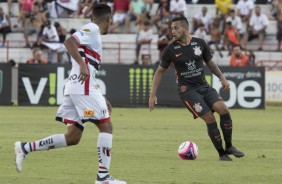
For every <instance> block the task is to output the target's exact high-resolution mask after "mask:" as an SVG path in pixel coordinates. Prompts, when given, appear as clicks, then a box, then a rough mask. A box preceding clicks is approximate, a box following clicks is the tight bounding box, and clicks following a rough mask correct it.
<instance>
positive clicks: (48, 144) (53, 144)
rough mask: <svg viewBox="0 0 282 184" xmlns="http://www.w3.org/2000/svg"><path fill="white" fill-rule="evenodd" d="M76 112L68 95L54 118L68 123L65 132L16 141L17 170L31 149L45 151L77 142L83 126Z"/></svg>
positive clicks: (19, 170)
mask: <svg viewBox="0 0 282 184" xmlns="http://www.w3.org/2000/svg"><path fill="white" fill-rule="evenodd" d="M78 118H79V117H78V113H77V112H76V109H75V107H74V106H73V104H72V102H71V100H70V99H69V97H64V103H63V104H62V105H61V106H60V107H59V109H58V112H57V117H56V120H59V121H62V122H64V123H65V124H67V125H68V130H67V133H66V134H54V135H51V136H48V137H46V138H43V139H40V140H37V141H32V142H19V141H18V142H16V143H15V155H16V166H17V170H18V172H21V171H22V164H23V160H24V158H25V157H26V155H27V154H28V153H30V152H33V151H45V150H49V149H55V148H61V147H66V146H71V145H76V144H78V142H79V140H80V138H81V135H82V132H83V128H84V127H83V126H82V125H80V124H79V123H78V122H79V119H78Z"/></svg>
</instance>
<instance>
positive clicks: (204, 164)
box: [0, 106, 282, 184]
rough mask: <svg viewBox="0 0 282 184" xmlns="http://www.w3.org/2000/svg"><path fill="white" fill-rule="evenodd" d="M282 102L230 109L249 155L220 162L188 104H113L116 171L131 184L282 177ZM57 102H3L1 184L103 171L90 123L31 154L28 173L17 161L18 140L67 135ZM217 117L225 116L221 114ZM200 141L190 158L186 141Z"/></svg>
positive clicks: (226, 183) (237, 139)
mask: <svg viewBox="0 0 282 184" xmlns="http://www.w3.org/2000/svg"><path fill="white" fill-rule="evenodd" d="M281 110H282V108H281V106H280V107H279V106H276V107H274V106H273V107H267V108H266V109H265V110H235V109H231V110H230V111H231V115H232V118H233V144H234V146H236V147H237V148H239V149H241V150H242V151H244V152H245V155H246V156H245V157H244V158H241V159H236V158H234V157H233V156H232V159H233V161H232V162H220V161H219V160H218V155H217V153H216V151H215V149H214V148H213V145H212V143H211V141H210V139H209V137H208V135H207V130H206V125H205V124H204V122H203V121H201V120H193V119H192V115H191V114H190V113H189V112H188V111H187V110H186V109H185V108H158V107H156V108H155V110H154V111H153V112H149V110H148V109H147V108H130V109H129V108H114V109H113V114H112V121H113V126H114V140H113V149H112V163H111V169H110V173H111V174H112V175H113V176H114V177H116V178H118V179H122V180H125V181H127V182H128V184H237V183H240V184H249V183H250V184H280V183H282V115H281V112H282V111H281ZM56 111H57V107H17V106H12V107H0V118H1V119H0V183H1V184H50V183H52V184H93V183H94V181H95V177H96V173H97V165H98V164H97V162H98V158H97V152H96V140H97V134H98V130H97V128H96V127H95V125H93V124H90V123H88V125H87V127H86V129H85V132H84V135H83V137H82V140H81V142H80V143H79V145H77V146H73V147H68V148H61V149H56V150H50V151H45V152H33V153H30V154H29V155H28V156H27V157H26V159H25V162H24V165H23V171H22V173H17V171H16V169H15V165H14V142H15V141H17V140H20V141H32V140H38V139H40V138H44V137H47V136H49V135H52V134H57V133H65V131H66V126H65V125H63V124H61V123H58V122H56V121H55V120H54V117H55V114H56ZM217 119H218V117H217ZM186 140H192V141H194V142H195V143H196V144H197V145H198V147H199V151H200V154H199V157H198V158H197V160H194V161H183V160H181V159H180V158H179V157H178V155H177V149H178V146H179V144H180V143H181V142H183V141H186Z"/></svg>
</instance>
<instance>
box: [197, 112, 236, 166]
mask: <svg viewBox="0 0 282 184" xmlns="http://www.w3.org/2000/svg"><path fill="white" fill-rule="evenodd" d="M201 119H203V120H204V121H205V123H206V125H207V129H208V135H209V137H210V139H211V141H212V143H213V145H214V147H215V149H216V150H217V152H218V155H219V159H220V160H224V161H231V160H232V159H231V158H230V157H228V155H226V153H225V151H224V149H223V146H222V139H221V135H220V131H219V129H218V127H217V123H216V119H215V117H214V115H213V113H212V111H209V112H207V113H206V114H204V115H202V116H201Z"/></svg>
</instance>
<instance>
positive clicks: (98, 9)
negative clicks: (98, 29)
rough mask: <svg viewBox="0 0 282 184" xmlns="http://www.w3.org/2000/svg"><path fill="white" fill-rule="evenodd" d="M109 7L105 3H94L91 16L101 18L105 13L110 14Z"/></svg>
mask: <svg viewBox="0 0 282 184" xmlns="http://www.w3.org/2000/svg"><path fill="white" fill-rule="evenodd" d="M111 13H112V11H111V7H109V6H108V5H106V4H96V5H94V6H93V9H92V16H93V17H95V18H101V17H103V16H105V15H111Z"/></svg>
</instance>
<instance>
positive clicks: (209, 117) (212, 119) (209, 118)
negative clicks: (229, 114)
mask: <svg viewBox="0 0 282 184" xmlns="http://www.w3.org/2000/svg"><path fill="white" fill-rule="evenodd" d="M201 118H202V119H203V120H204V121H205V122H206V123H207V124H208V123H213V122H216V119H215V117H214V115H213V113H212V112H211V111H210V112H208V113H206V114H204V115H203V116H201Z"/></svg>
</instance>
